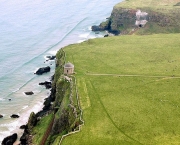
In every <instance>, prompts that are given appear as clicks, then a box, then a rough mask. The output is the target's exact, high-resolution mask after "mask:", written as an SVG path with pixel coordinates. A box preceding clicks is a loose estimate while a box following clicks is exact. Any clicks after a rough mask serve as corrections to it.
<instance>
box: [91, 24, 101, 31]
mask: <svg viewBox="0 0 180 145" xmlns="http://www.w3.org/2000/svg"><path fill="white" fill-rule="evenodd" d="M91 29H92V31H104V29H103V28H102V27H100V26H96V25H94V26H92V27H91Z"/></svg>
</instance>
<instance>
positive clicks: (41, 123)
mask: <svg viewBox="0 0 180 145" xmlns="http://www.w3.org/2000/svg"><path fill="white" fill-rule="evenodd" d="M64 64H65V52H64V51H63V50H62V49H60V50H59V52H58V53H57V55H56V69H55V74H54V77H53V82H52V90H51V95H50V96H49V97H48V98H46V99H45V102H44V107H43V110H42V111H40V112H38V113H37V114H34V113H33V112H32V113H31V115H30V117H29V120H28V123H27V125H26V128H25V130H24V134H23V135H22V137H21V139H20V140H21V144H22V145H25V144H40V145H42V144H43V145H44V144H46V145H49V144H59V142H60V140H61V138H62V136H63V135H65V134H67V133H69V132H72V131H76V130H78V129H79V125H80V124H81V120H80V115H81V111H80V108H79V105H78V100H77V90H76V80H75V77H74V76H68V77H65V76H64V74H63V66H64ZM67 78H69V79H68V80H67Z"/></svg>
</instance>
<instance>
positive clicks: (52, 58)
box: [46, 55, 56, 60]
mask: <svg viewBox="0 0 180 145" xmlns="http://www.w3.org/2000/svg"><path fill="white" fill-rule="evenodd" d="M46 57H47V58H49V60H54V59H55V58H56V56H55V55H52V56H46Z"/></svg>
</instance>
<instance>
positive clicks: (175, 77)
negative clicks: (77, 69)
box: [86, 73, 180, 79]
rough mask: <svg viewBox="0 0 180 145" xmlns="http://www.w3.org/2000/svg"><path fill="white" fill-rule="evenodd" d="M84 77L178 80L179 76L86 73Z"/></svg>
mask: <svg viewBox="0 0 180 145" xmlns="http://www.w3.org/2000/svg"><path fill="white" fill-rule="evenodd" d="M86 75H90V76H117V77H147V78H167V79H180V76H174V75H172V76H158V75H157V76H156V75H154V76H153V75H136V74H132V75H129V74H93V73H86Z"/></svg>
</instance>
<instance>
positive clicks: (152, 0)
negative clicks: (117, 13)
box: [115, 0, 180, 9]
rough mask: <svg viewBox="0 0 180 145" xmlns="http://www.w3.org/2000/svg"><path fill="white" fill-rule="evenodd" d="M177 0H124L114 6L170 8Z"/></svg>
mask: <svg viewBox="0 0 180 145" xmlns="http://www.w3.org/2000/svg"><path fill="white" fill-rule="evenodd" d="M178 2H180V1H179V0H125V1H123V2H121V3H119V4H117V5H116V6H115V7H117V8H118V7H127V8H137V7H141V8H142V7H151V8H153V9H157V8H158V9H159V8H163V9H172V8H173V7H174V5H176V4H177V3H178Z"/></svg>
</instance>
